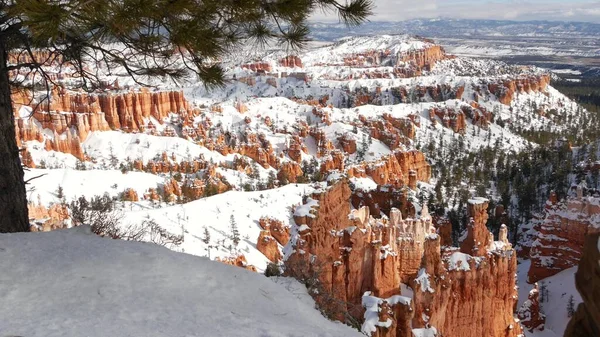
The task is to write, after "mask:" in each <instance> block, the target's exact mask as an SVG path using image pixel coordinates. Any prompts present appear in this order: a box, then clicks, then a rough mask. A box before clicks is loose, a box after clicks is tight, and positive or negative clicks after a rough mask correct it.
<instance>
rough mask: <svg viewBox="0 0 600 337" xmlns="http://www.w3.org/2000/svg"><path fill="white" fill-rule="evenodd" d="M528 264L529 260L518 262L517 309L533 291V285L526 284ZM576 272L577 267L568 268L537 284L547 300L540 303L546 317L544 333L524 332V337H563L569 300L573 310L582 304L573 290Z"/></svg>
mask: <svg viewBox="0 0 600 337" xmlns="http://www.w3.org/2000/svg"><path fill="white" fill-rule="evenodd" d="M530 264H531V261H530V260H523V261H520V263H519V266H518V275H517V280H518V285H519V307H520V306H521V305H522V304H523V302H525V301H526V300H527V296H528V295H529V291H530V290H531V289H533V284H528V283H527V271H528V270H529V266H530ZM576 271H577V267H573V268H569V269H567V270H563V271H562V272H560V273H558V274H556V275H553V276H550V277H548V278H545V279H543V280H541V281H539V282H538V286H540V288H541V287H542V285H543V287H545V288H546V289H547V296H545V297H547V298H544V301H540V307H541V311H542V313H544V314H545V315H546V325H545V329H544V331H539V330H534V331H533V332H529V331H527V330H525V336H526V337H561V336H563V334H564V332H565V329H566V327H567V324H568V323H569V320H570V318H569V316H568V315H567V304H568V302H569V298H570V297H571V296H573V303H574V307H575V308H577V306H578V305H579V303H581V302H582V299H581V296H580V295H579V293H578V292H577V289H576V288H575V272H576Z"/></svg>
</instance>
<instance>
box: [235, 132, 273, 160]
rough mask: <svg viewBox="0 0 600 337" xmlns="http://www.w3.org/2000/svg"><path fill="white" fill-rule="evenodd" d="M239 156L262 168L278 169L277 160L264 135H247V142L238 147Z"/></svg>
mask: <svg viewBox="0 0 600 337" xmlns="http://www.w3.org/2000/svg"><path fill="white" fill-rule="evenodd" d="M238 153H239V154H241V155H243V156H247V157H249V158H251V159H252V160H254V161H255V162H257V163H258V164H260V165H261V166H262V167H264V168H269V167H279V163H280V161H279V158H278V157H277V155H276V154H275V153H274V152H273V146H272V145H271V143H270V142H269V141H268V140H267V138H266V136H265V135H264V134H262V133H261V134H259V135H257V134H255V133H251V134H248V135H247V142H246V143H244V144H242V146H240V148H239V151H238Z"/></svg>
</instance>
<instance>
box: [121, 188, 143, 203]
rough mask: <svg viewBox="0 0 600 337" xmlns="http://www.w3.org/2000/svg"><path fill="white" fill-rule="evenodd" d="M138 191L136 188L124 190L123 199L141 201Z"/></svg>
mask: <svg viewBox="0 0 600 337" xmlns="http://www.w3.org/2000/svg"><path fill="white" fill-rule="evenodd" d="M139 200H140V199H139V197H138V194H137V192H136V191H135V190H134V189H131V188H128V189H126V190H125V191H123V201H139Z"/></svg>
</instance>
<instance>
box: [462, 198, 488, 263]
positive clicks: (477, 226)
mask: <svg viewBox="0 0 600 337" xmlns="http://www.w3.org/2000/svg"><path fill="white" fill-rule="evenodd" d="M488 203H489V201H488V200H487V199H484V198H477V199H471V200H469V203H468V206H467V213H468V214H469V217H470V221H469V224H468V225H467V237H466V239H465V240H463V242H462V243H461V244H460V251H461V252H463V253H465V254H469V255H472V256H484V255H486V254H487V251H488V248H490V246H491V245H492V244H493V242H494V237H493V236H492V234H491V233H490V231H489V230H488V229H487V227H486V226H485V225H486V223H487V220H488V214H487V208H488Z"/></svg>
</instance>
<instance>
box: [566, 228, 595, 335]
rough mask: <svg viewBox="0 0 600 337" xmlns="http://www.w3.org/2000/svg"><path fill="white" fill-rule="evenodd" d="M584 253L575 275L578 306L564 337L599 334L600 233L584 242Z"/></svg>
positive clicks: (588, 237)
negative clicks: (579, 300) (580, 300)
mask: <svg viewBox="0 0 600 337" xmlns="http://www.w3.org/2000/svg"><path fill="white" fill-rule="evenodd" d="M583 251H584V253H583V256H582V258H581V261H580V262H579V267H578V268H577V273H575V285H576V287H577V291H579V293H580V294H581V298H582V299H583V303H581V304H579V306H578V307H577V311H576V312H575V315H574V316H573V317H572V318H571V321H570V322H569V325H568V326H567V329H566V331H565V337H587V336H598V333H599V332H600V233H595V234H590V235H588V236H587V238H586V240H585V245H584V249H583Z"/></svg>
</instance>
